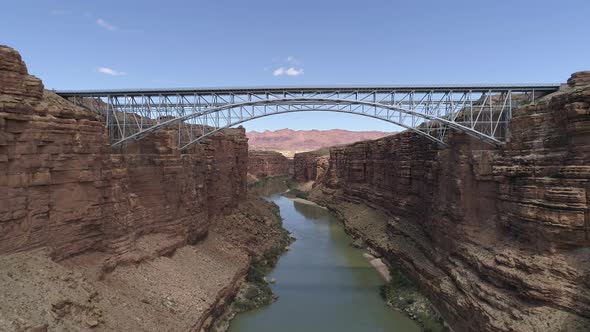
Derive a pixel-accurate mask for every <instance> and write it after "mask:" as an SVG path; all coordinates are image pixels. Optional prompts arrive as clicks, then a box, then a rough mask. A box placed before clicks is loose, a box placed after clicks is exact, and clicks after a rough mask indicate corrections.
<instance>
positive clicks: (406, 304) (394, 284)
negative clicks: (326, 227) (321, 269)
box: [305, 190, 449, 332]
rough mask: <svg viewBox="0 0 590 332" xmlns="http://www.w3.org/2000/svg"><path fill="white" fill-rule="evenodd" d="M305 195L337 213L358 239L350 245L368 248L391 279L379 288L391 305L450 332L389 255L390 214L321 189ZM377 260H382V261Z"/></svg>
mask: <svg viewBox="0 0 590 332" xmlns="http://www.w3.org/2000/svg"><path fill="white" fill-rule="evenodd" d="M305 196H306V197H307V199H308V200H310V201H312V202H314V204H318V205H320V206H324V207H325V208H327V209H328V210H329V211H330V212H331V213H333V214H334V215H335V216H336V218H337V219H338V220H339V221H340V222H341V223H342V225H343V227H344V230H345V231H346V233H347V234H349V235H350V236H351V237H352V238H353V239H355V240H354V241H353V242H352V243H351V245H353V246H355V247H358V248H362V249H366V250H367V251H368V255H370V256H371V257H367V259H368V260H369V261H373V262H374V263H373V264H371V265H372V266H373V267H374V268H375V269H377V270H378V271H379V273H380V274H381V275H383V276H384V278H387V279H388V281H387V283H386V285H384V286H383V287H381V290H380V294H381V296H382V297H383V299H384V300H385V302H386V303H387V305H388V306H390V307H392V308H393V309H395V310H397V311H399V312H402V313H404V314H405V315H407V316H408V317H409V318H410V319H412V320H415V321H416V322H418V323H419V324H420V326H421V328H422V331H426V332H443V331H449V327H448V326H447V324H446V323H445V322H444V320H443V319H442V317H441V316H440V315H439V314H438V312H437V310H436V308H435V307H434V305H433V304H432V303H431V302H430V300H428V298H427V297H426V296H425V295H424V294H422V293H421V291H420V289H419V288H418V286H417V285H416V284H415V283H413V282H412V281H411V280H410V279H409V278H408V277H407V276H406V275H404V274H403V273H402V272H401V270H399V269H397V268H396V266H395V263H394V262H395V261H394V260H393V259H392V258H391V257H388V256H387V254H386V253H387V246H388V236H387V216H385V215H384V214H383V213H381V212H380V211H378V210H376V209H373V208H371V207H369V206H367V205H364V204H361V203H359V202H334V201H332V200H331V199H330V198H329V197H327V196H325V195H324V194H323V192H321V191H319V190H310V191H308V192H306V194H305ZM374 259H379V262H377V261H374ZM381 264H385V266H382V265H381ZM386 276H387V277H386Z"/></svg>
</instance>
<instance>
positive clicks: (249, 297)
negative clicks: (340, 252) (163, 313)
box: [212, 176, 449, 332]
mask: <svg viewBox="0 0 590 332" xmlns="http://www.w3.org/2000/svg"><path fill="white" fill-rule="evenodd" d="M249 193H250V194H255V195H259V196H262V197H265V196H270V195H272V194H275V193H281V195H283V196H284V197H286V198H289V199H291V200H293V201H296V202H299V203H302V204H308V205H313V206H317V207H319V208H322V209H326V210H329V211H330V212H331V213H333V214H334V215H335V216H337V214H336V213H335V211H333V210H332V209H330V208H329V207H326V206H322V205H319V204H318V203H316V202H314V201H312V200H309V194H308V192H307V191H304V190H300V189H299V188H298V183H297V182H296V181H295V180H293V179H291V178H290V177H288V176H280V177H263V178H260V179H258V180H257V181H256V182H255V183H253V184H251V185H250V186H249ZM275 208H276V210H274V211H273V212H274V214H275V215H276V216H277V218H278V219H279V220H280V221H281V228H282V227H283V226H282V220H283V219H282V217H281V215H280V210H279V207H278V206H276V205H275ZM337 219H338V220H339V221H340V223H341V224H342V225H343V227H344V230H345V231H346V233H347V234H349V235H350V236H351V237H352V238H353V239H354V240H353V241H352V242H351V244H350V245H351V246H353V247H355V248H358V249H361V250H365V251H366V253H365V254H364V256H365V258H367V259H368V260H369V261H370V263H371V266H373V268H375V270H376V271H377V272H378V273H379V274H380V275H381V276H382V277H383V279H384V281H385V284H384V285H383V286H381V288H380V290H379V292H380V295H381V297H382V298H383V300H384V301H385V304H386V305H387V306H389V307H391V308H392V309H393V310H397V311H399V312H401V313H404V314H406V315H407V316H408V317H409V318H410V319H412V320H414V321H416V322H417V323H418V324H419V325H420V326H421V329H422V331H424V332H448V331H449V328H448V327H447V326H446V324H445V322H444V320H443V319H442V318H441V317H440V315H438V313H437V312H436V310H435V309H434V308H433V307H432V304H431V303H430V301H429V300H428V299H427V298H426V297H425V296H424V295H423V294H421V293H420V290H419V288H418V287H417V285H416V284H415V283H413V282H412V281H411V280H410V279H409V278H408V277H407V276H406V275H405V274H403V273H402V272H401V271H399V270H397V269H394V268H393V267H392V264H391V262H388V261H387V260H386V259H385V258H383V257H380V255H379V254H377V251H376V250H374V249H373V248H371V247H370V246H368V245H367V244H366V240H367V239H363V238H362V237H361V235H360V234H357V233H356V232H354V230H352V229H351V228H350V226H349V225H347V224H346V223H345V222H344V221H343V220H341V219H340V218H337ZM282 230H283V231H284V239H281V241H279V244H278V245H276V246H274V247H273V248H271V249H270V250H268V251H267V252H265V253H264V254H263V255H262V257H259V258H256V257H253V258H251V263H250V268H249V270H248V273H247V275H246V277H245V280H244V281H243V282H242V284H241V285H240V287H239V290H238V292H237V294H236V295H235V297H234V298H233V299H232V302H231V304H230V305H229V306H228V309H227V310H226V312H225V313H223V314H222V315H221V316H220V317H219V318H218V320H217V321H216V322H215V323H214V324H213V328H212V331H216V332H222V331H227V330H228V329H229V326H230V324H231V320H232V319H233V318H234V317H235V316H236V315H237V314H239V313H241V312H246V311H250V310H254V309H258V308H262V307H265V306H267V305H270V304H272V303H273V302H274V301H276V300H277V298H278V296H277V295H275V294H274V293H273V292H272V290H271V288H270V283H272V281H269V280H267V278H266V276H267V275H268V274H269V273H270V272H271V271H272V270H273V269H274V267H275V266H276V264H277V262H278V260H279V259H280V258H281V256H282V255H283V254H284V253H285V252H286V251H288V248H289V245H290V244H292V243H293V242H294V241H295V239H294V238H293V237H291V236H290V233H289V231H288V230H286V229H284V228H282ZM377 260H379V262H374V261H377ZM378 263H380V264H378Z"/></svg>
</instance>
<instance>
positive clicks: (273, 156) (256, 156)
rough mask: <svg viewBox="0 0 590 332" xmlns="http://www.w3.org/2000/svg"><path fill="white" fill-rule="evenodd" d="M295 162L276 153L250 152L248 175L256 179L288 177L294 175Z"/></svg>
mask: <svg viewBox="0 0 590 332" xmlns="http://www.w3.org/2000/svg"><path fill="white" fill-rule="evenodd" d="M292 172H293V160H292V159H289V158H287V157H285V156H283V155H282V154H280V153H279V152H275V151H255V150H250V151H249V152H248V173H250V174H252V175H254V176H256V177H264V176H286V175H292V174H293V173H292Z"/></svg>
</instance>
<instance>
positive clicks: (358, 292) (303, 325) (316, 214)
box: [229, 179, 420, 332]
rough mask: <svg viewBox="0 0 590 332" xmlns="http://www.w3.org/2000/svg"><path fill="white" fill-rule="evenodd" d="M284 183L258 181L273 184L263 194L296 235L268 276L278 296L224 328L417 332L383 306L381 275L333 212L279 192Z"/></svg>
mask: <svg viewBox="0 0 590 332" xmlns="http://www.w3.org/2000/svg"><path fill="white" fill-rule="evenodd" d="M273 182H278V184H277V183H273ZM289 182H290V181H289V180H288V179H275V180H274V181H272V180H266V184H264V185H262V186H261V187H267V188H268V187H272V188H273V190H274V192H275V194H269V192H268V191H266V194H267V199H269V200H271V201H272V202H273V203H275V204H277V205H278V206H279V208H280V211H281V215H282V216H283V218H284V227H285V228H287V229H288V230H289V231H290V232H291V233H292V234H293V235H294V236H295V237H296V238H297V241H295V242H294V243H293V244H292V245H291V246H290V250H289V251H288V252H287V253H286V254H285V255H284V256H282V257H281V259H280V260H279V261H278V264H277V266H276V268H275V269H273V270H272V271H271V272H270V274H269V275H268V277H267V280H272V281H276V282H272V283H267V285H269V286H270V288H271V289H272V291H273V292H274V293H275V294H277V295H278V296H279V299H278V301H277V302H275V303H273V304H272V305H270V306H264V307H263V308H258V309H254V310H251V311H247V312H243V313H241V314H238V315H237V316H235V318H234V320H233V321H232V322H231V325H230V327H229V331H231V332H247V331H257V332H260V331H278V330H280V331H303V330H306V331H359V330H363V331H389V330H402V331H416V332H417V331H419V330H420V327H419V325H417V324H416V323H415V322H414V321H412V320H411V319H410V318H408V317H407V316H405V315H403V314H402V313H399V312H397V311H394V310H391V309H389V308H387V306H384V301H383V299H382V298H381V297H380V288H382V287H383V286H384V284H385V282H384V281H383V276H382V275H380V274H379V273H378V272H377V270H376V269H375V267H374V266H373V265H372V264H371V260H369V259H367V257H365V256H366V252H365V250H363V249H358V248H355V247H353V246H351V242H352V239H351V238H350V237H349V235H347V234H346V232H345V231H344V228H343V227H342V224H341V222H339V221H338V220H336V218H335V217H334V216H333V215H332V213H330V212H329V211H328V210H327V209H326V208H324V207H320V206H318V205H317V204H316V203H313V202H311V201H307V200H304V199H303V198H300V197H296V195H290V194H285V195H282V194H283V193H284V192H285V189H286V188H285V186H287V185H289V184H290V183H289ZM258 189H259V190H261V191H262V192H265V190H262V188H258ZM291 194H293V193H291ZM364 254H365V255H364ZM236 298H237V299H238V302H239V301H240V299H239V296H238V297H236ZM234 303H235V302H234ZM359 303H362V304H363V306H362V308H361V309H359V306H358V304H359ZM232 306H233V305H232Z"/></svg>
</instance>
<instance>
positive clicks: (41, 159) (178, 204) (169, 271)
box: [0, 46, 286, 331]
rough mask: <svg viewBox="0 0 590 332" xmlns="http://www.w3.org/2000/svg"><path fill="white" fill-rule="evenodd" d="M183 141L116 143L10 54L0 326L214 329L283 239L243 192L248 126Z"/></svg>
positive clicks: (3, 62) (3, 69)
mask: <svg viewBox="0 0 590 332" xmlns="http://www.w3.org/2000/svg"><path fill="white" fill-rule="evenodd" d="M177 137H178V133H177V132H175V130H174V129H170V130H164V131H161V132H159V133H156V134H154V135H153V136H151V137H149V138H146V139H144V140H141V141H138V142H136V143H134V144H130V145H127V146H125V147H123V148H118V149H114V148H111V146H110V144H109V140H108V137H107V131H106V128H105V125H104V118H103V117H102V115H100V114H97V113H94V112H92V111H90V110H87V109H84V108H81V107H78V106H75V105H73V104H71V103H69V102H68V101H66V100H64V99H62V98H61V97H59V96H57V95H56V94H54V93H53V92H51V91H48V90H44V87H43V83H42V82H41V80H39V79H38V78H36V77H34V76H31V75H29V74H28V71H27V68H26V65H25V64H24V62H23V61H22V59H21V57H20V55H19V54H18V53H17V52H16V51H15V50H13V49H11V48H9V47H6V46H0V260H1V263H0V265H1V266H2V269H1V271H0V288H1V289H0V293H1V294H3V295H2V297H1V299H0V330H2V331H63V330H85V329H89V328H92V329H94V330H101V331H121V330H138V329H140V330H145V331H161V330H162V328H164V327H165V329H167V330H170V331H177V330H191V331H201V330H207V329H209V327H210V326H211V325H212V323H213V321H214V319H215V318H216V317H217V316H219V315H221V313H222V312H223V311H224V308H225V307H227V305H228V304H229V300H230V299H231V298H232V297H233V294H235V293H236V292H237V291H238V287H239V285H240V283H241V280H243V279H244V277H245V276H246V274H247V272H248V268H249V266H250V262H251V260H252V259H256V257H261V256H262V255H264V254H265V253H266V252H267V251H269V250H270V249H273V250H276V248H275V247H277V246H284V243H283V242H282V241H284V240H285V236H286V235H285V234H284V232H283V231H282V227H281V226H280V223H281V220H280V218H279V216H278V215H276V213H275V212H274V209H273V206H272V204H270V203H267V202H265V201H263V200H262V199H259V198H256V197H255V196H250V197H249V196H248V194H247V170H248V146H247V138H246V136H245V133H244V130H243V129H241V128H238V129H227V130H224V131H222V132H220V133H219V134H217V135H214V136H212V137H210V138H209V139H208V140H206V141H204V142H203V143H202V144H199V145H195V146H193V147H192V148H191V149H190V150H189V151H186V152H184V153H181V151H180V150H179V149H178V147H177V146H178V144H177V143H176V142H175V140H176V139H177ZM234 232H238V233H239V234H240V236H239V237H236V236H233V235H232V234H234ZM33 308H38V309H33Z"/></svg>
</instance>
